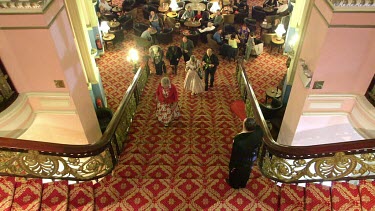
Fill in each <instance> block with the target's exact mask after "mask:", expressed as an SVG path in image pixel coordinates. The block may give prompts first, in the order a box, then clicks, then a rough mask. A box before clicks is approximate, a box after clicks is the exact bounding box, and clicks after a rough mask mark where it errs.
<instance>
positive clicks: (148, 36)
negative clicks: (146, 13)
mask: <svg viewBox="0 0 375 211" xmlns="http://www.w3.org/2000/svg"><path fill="white" fill-rule="evenodd" d="M151 31H152V27H148V28H147V29H146V30H145V31H144V32H142V34H141V37H142V38H144V39H147V40H148V41H153V40H152V36H151Z"/></svg>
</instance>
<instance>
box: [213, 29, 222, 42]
mask: <svg viewBox="0 0 375 211" xmlns="http://www.w3.org/2000/svg"><path fill="white" fill-rule="evenodd" d="M222 33H223V29H218V30H217V31H216V32H215V34H214V35H213V36H212V39H213V40H215V41H216V42H217V44H219V45H222V44H223V37H222V36H221V34H222Z"/></svg>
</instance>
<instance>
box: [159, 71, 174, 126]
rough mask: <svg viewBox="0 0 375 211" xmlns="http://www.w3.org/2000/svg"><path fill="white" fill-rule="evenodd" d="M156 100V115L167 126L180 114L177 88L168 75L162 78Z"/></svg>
mask: <svg viewBox="0 0 375 211" xmlns="http://www.w3.org/2000/svg"><path fill="white" fill-rule="evenodd" d="M156 100H157V105H156V116H157V118H158V120H159V121H160V122H161V123H163V124H164V126H165V127H168V125H169V123H170V122H171V121H172V120H174V119H177V118H178V117H179V116H180V108H179V106H178V93H177V89H176V86H175V85H173V84H171V82H170V80H169V78H168V77H164V78H162V79H161V82H160V84H159V86H158V89H157V91H156Z"/></svg>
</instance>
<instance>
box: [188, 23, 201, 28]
mask: <svg viewBox="0 0 375 211" xmlns="http://www.w3.org/2000/svg"><path fill="white" fill-rule="evenodd" d="M184 25H185V26H187V27H189V28H194V27H200V26H201V22H199V21H185V23H184Z"/></svg>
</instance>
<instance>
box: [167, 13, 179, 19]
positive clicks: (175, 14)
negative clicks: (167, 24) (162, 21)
mask: <svg viewBox="0 0 375 211" xmlns="http://www.w3.org/2000/svg"><path fill="white" fill-rule="evenodd" d="M167 17H170V18H175V17H177V12H168V13H167Z"/></svg>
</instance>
